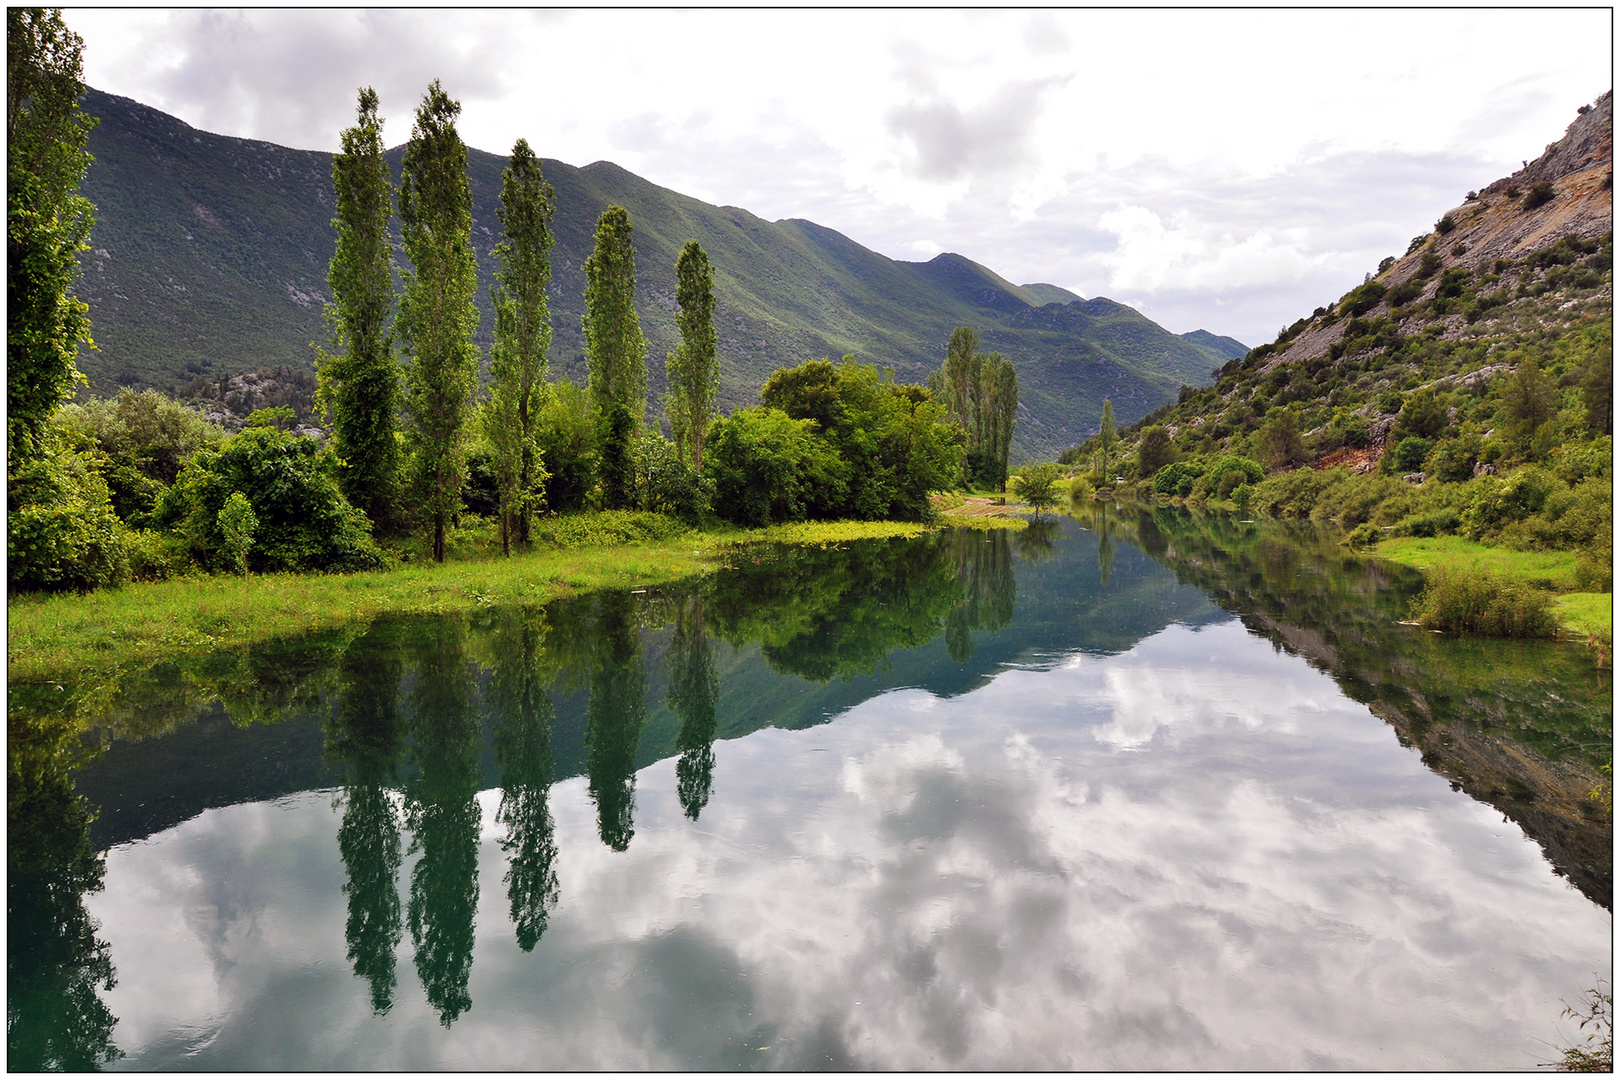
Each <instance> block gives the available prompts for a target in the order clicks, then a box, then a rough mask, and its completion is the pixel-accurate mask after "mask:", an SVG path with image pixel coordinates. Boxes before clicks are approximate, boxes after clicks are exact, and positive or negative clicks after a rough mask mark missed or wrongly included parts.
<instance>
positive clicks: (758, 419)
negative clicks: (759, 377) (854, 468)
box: [704, 407, 849, 526]
mask: <svg viewBox="0 0 1620 1080" xmlns="http://www.w3.org/2000/svg"><path fill="white" fill-rule="evenodd" d="M816 427H817V424H816V421H814V420H810V419H805V420H795V419H793V418H792V417H790V416H788V414H787V413H785V412H783V411H781V410H780V409H771V408H765V407H759V408H754V409H738V410H737V411H736V412H734V413H732V414H731V415H730V416H727V417H724V418H722V419H720V420H716V421H715V422H714V425H713V427H711V428H710V429H709V441H708V446H707V447H706V448H705V450H704V472H705V473H706V474H707V475H709V476H710V477H712V478H713V480H714V484H715V491H714V511H715V513H717V514H718V515H720V516H721V517H722V518H725V519H726V520H727V521H734V522H736V523H737V524H739V525H750V526H763V525H770V524H773V523H775V522H779V521H803V520H805V519H806V518H809V517H826V516H830V513H831V511H832V508H833V507H834V506H837V505H841V504H842V502H843V500H844V494H845V490H846V488H847V487H848V483H849V479H848V469H847V468H846V466H845V465H844V463H843V462H842V461H841V460H839V457H838V454H837V453H836V452H835V451H834V450H833V449H832V448H831V447H830V446H829V445H827V443H826V441H825V440H823V439H821V438H820V437H818V436H817V434H816Z"/></svg>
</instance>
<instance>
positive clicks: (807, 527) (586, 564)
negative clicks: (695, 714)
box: [6, 513, 925, 682]
mask: <svg viewBox="0 0 1620 1080" xmlns="http://www.w3.org/2000/svg"><path fill="white" fill-rule="evenodd" d="M923 531H925V526H921V525H910V524H901V523H894V522H810V523H804V524H798V525H782V526H776V527H774V528H770V529H754V530H743V529H732V528H721V529H716V530H705V531H699V530H694V529H689V528H687V527H686V526H683V525H681V524H680V523H679V522H676V521H673V520H672V519H670V518H665V517H661V516H660V515H656V514H614V513H602V514H581V515H578V516H577V517H576V518H573V519H570V518H553V519H546V520H545V521H544V522H542V523H540V529H539V531H538V533H537V536H538V537H539V538H540V539H541V541H542V543H541V545H537V546H536V547H535V548H534V549H533V550H529V551H522V552H519V551H514V553H513V554H512V556H511V557H510V558H503V557H502V556H501V555H500V549H499V546H498V544H494V541H493V530H491V529H489V528H487V526H486V525H485V523H482V522H481V521H475V522H472V523H470V524H469V526H468V527H467V528H466V529H464V530H458V531H457V532H456V533H455V534H453V535H452V536H451V538H450V540H449V543H447V551H448V553H449V557H448V559H447V561H446V562H444V563H443V564H434V563H431V562H413V563H410V564H407V565H405V566H401V567H399V568H397V569H392V570H383V571H375V572H368V573H358V574H258V575H252V576H249V577H246V578H241V577H234V576H201V575H199V576H188V577H180V578H174V579H171V580H168V581H157V582H137V583H134V584H131V585H127V586H125V587H123V588H121V589H104V590H100V591H97V592H93V593H89V594H86V595H83V596H80V595H70V594H55V595H39V594H34V595H23V596H16V597H11V598H9V599H8V601H7V604H6V615H7V621H8V624H9V626H8V632H7V638H6V656H7V674H6V678H7V681H8V682H16V681H40V680H46V679H51V678H59V677H62V676H65V675H68V674H72V675H74V676H81V675H83V674H85V673H87V672H112V671H119V670H125V669H127V668H130V667H132V666H136V665H142V664H150V663H153V662H155V661H157V660H160V659H162V658H164V657H166V656H171V655H174V654H177V653H181V652H195V651H212V650H215V649H227V648H237V647H240V646H244V645H252V644H256V643H259V642H263V641H268V640H271V639H273V638H278V637H283V636H287V635H290V634H298V633H304V632H307V631H310V630H320V629H327V628H331V627H334V626H338V625H341V624H343V623H345V622H348V621H350V620H352V619H364V618H370V617H372V616H376V615H381V614H385V613H386V614H444V613H449V612H456V611H469V610H473V609H476V608H480V607H492V606H516V605H529V606H538V605H540V604H544V603H547V602H548V601H551V600H553V599H556V598H557V597H560V596H566V595H568V594H570V593H575V592H583V591H588V590H591V589H599V588H624V587H631V586H641V585H653V584H660V583H664V582H669V581H674V580H677V579H679V578H683V577H690V576H692V575H695V574H701V573H705V572H708V571H709V570H711V569H712V568H713V567H714V566H715V565H716V564H717V563H719V562H720V561H721V560H722V559H723V557H724V554H725V552H726V550H728V549H730V548H732V547H733V546H735V545H736V544H739V543H755V542H775V543H787V544H824V543H835V542H839V541H844V540H854V539H864V538H867V537H885V536H914V535H917V534H918V533H921V532H923ZM492 544H494V546H492Z"/></svg>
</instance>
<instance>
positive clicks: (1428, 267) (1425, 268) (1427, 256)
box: [1414, 251, 1445, 281]
mask: <svg viewBox="0 0 1620 1080" xmlns="http://www.w3.org/2000/svg"><path fill="white" fill-rule="evenodd" d="M1444 262H1445V260H1444V259H1442V258H1441V257H1440V253H1439V252H1437V251H1425V252H1424V253H1423V260H1422V261H1421V262H1419V263H1418V268H1417V273H1416V274H1415V275H1414V276H1415V277H1416V278H1417V279H1418V280H1420V281H1421V280H1424V279H1426V278H1431V277H1433V276H1434V272H1435V271H1436V270H1438V269H1440V267H1441V265H1442V264H1443V263H1444Z"/></svg>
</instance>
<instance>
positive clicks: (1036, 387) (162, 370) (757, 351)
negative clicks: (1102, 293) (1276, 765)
mask: <svg viewBox="0 0 1620 1080" xmlns="http://www.w3.org/2000/svg"><path fill="white" fill-rule="evenodd" d="M84 104H85V108H86V110H87V111H88V112H89V113H90V114H91V115H93V116H97V117H99V118H100V120H101V123H100V126H99V127H97V128H96V130H95V131H94V132H93V134H92V136H91V140H90V150H91V152H92V153H93V154H94V155H95V157H96V163H95V164H94V165H93V166H92V167H91V169H90V172H89V175H88V176H87V177H86V179H85V183H84V193H85V195H86V196H88V197H89V198H90V199H91V200H92V201H93V202H94V203H95V204H96V206H97V220H96V228H95V231H94V233H93V235H92V240H91V244H92V248H93V250H92V251H90V252H87V253H86V255H85V257H84V259H83V267H84V275H83V279H82V281H81V284H80V286H79V289H78V292H79V294H80V295H81V296H82V297H83V298H84V299H85V300H86V301H87V302H88V303H89V304H90V315H91V319H92V323H93V333H94V336H95V339H96V344H97V346H98V348H97V349H96V350H95V351H90V350H86V351H84V352H83V353H82V354H81V360H80V368H81V370H83V371H84V373H85V374H86V375H87V376H88V377H89V379H90V391H91V393H92V394H95V395H98V396H110V395H111V394H112V393H114V392H115V391H116V390H117V388H118V387H119V386H136V387H141V386H150V387H154V388H157V389H161V390H165V391H168V392H171V393H176V392H182V391H185V390H186V389H187V388H188V387H190V388H191V389H192V390H193V391H194V392H197V393H199V394H201V395H202V397H203V398H205V399H207V400H208V401H209V402H210V407H213V405H212V403H214V402H218V401H223V400H225V399H226V398H228V397H229V396H230V392H229V388H228V387H227V386H226V385H225V384H226V383H228V381H229V379H230V378H231V377H232V376H237V375H241V374H244V373H251V372H261V371H262V372H266V375H265V378H267V379H269V378H271V377H272V374H273V372H274V371H275V369H278V368H280V367H285V368H287V369H289V370H302V371H311V370H313V363H312V362H313V357H314V350H313V348H312V347H311V343H312V342H315V341H324V340H325V338H326V336H327V332H326V329H325V327H324V325H323V322H322V311H323V305H324V303H325V300H326V296H325V292H326V288H327V286H326V270H327V264H328V261H329V260H330V258H331V255H332V251H333V248H334V246H335V243H336V238H335V233H334V232H333V230H332V226H331V216H332V190H331V184H332V180H331V178H332V164H331V155H329V154H323V153H317V152H313V151H303V150H293V149H289V148H287V147H282V146H276V145H274V144H271V143H266V142H258V141H253V140H248V139H235V138H227V137H225V136H220V135H213V134H210V133H208V132H204V131H198V130H196V129H194V128H192V127H189V126H188V125H186V124H185V123H183V122H182V121H180V120H178V119H176V118H174V117H172V116H169V115H167V114H164V113H162V112H159V111H158V110H155V109H151V108H148V107H146V106H143V105H141V104H139V103H137V102H134V101H131V100H129V99H127V98H119V97H114V96H112V95H108V94H103V93H100V92H98V91H94V90H91V91H89V92H88V93H87V94H86V97H85V102H84ZM389 134H390V135H391V136H392V137H394V138H401V139H402V138H403V137H404V136H405V135H406V134H407V132H406V131H404V130H391V131H390V132H389ZM388 157H389V160H390V162H391V163H392V164H393V166H394V168H395V170H396V175H397V171H398V168H399V162H400V158H401V150H400V148H397V147H396V148H395V149H394V150H392V151H390V152H389V155H388ZM505 165H506V159H505V158H504V157H502V156H499V155H496V154H490V153H485V152H483V151H478V150H473V151H471V152H470V154H469V172H470V175H471V181H472V191H473V229H474V238H475V242H476V246H477V248H478V256H479V276H480V290H479V303H480V305H481V306H482V308H483V323H482V335H483V341H484V343H485V344H487V343H488V335H489V332H490V327H491V325H492V319H491V315H490V311H489V307H488V305H489V297H488V284H489V282H490V280H491V276H492V272H493V269H494V264H493V260H492V256H491V249H492V248H493V247H494V246H495V243H496V240H497V235H496V233H497V231H498V229H499V222H498V219H497V217H496V214H495V208H496V206H497V205H498V200H499V196H500V186H501V171H502V169H503V168H504V167H505ZM544 170H545V176H546V179H547V180H548V181H549V182H550V183H551V184H552V185H553V186H554V188H555V189H556V193H557V219H556V222H555V230H556V235H557V247H556V249H555V250H554V252H553V281H552V292H551V304H552V307H551V315H552V324H553V327H554V329H555V337H554V340H553V347H552V352H551V360H552V369H553V372H554V374H562V375H567V376H569V377H571V378H573V379H575V380H577V381H583V379H584V375H585V364H584V356H583V340H582V335H581V331H580V315H581V313H582V312H581V309H582V307H583V299H582V297H583V293H584V272H583V263H584V260H585V258H586V256H587V255H588V254H589V253H590V247H591V243H592V238H593V235H594V230H595V225H596V219H597V217H598V216H599V215H600V214H601V212H602V211H603V210H604V209H605V208H606V207H607V206H608V205H609V204H610V203H617V204H619V205H622V206H624V207H625V208H626V209H628V210H629V211H630V215H631V219H632V221H633V222H634V224H635V243H636V252H637V264H638V265H637V270H638V278H639V280H638V290H637V300H638V307H639V309H640V315H641V319H642V324H643V329H644V332H645V334H646V336H647V340H648V345H649V348H648V357H647V367H648V375H649V383H650V384H651V385H650V394H649V397H650V403H651V405H652V410H653V412H654V414H655V415H656V413H657V409H658V406H657V400H658V395H659V394H660V392H661V391H662V390H663V388H664V363H663V361H664V356H665V354H666V353H667V352H669V351H670V350H671V349H673V348H674V345H675V340H676V331H675V323H674V309H675V299H674V296H675V274H674V264H675V257H676V254H677V253H678V252H679V250H680V247H681V245H682V244H684V243H685V242H686V241H687V240H688V239H690V238H694V237H695V238H696V239H698V240H699V241H700V242H701V243H702V244H703V245H704V247H705V248H706V249H707V251H708V252H709V255H710V258H711V260H712V261H713V263H714V265H715V267H716V291H717V294H718V300H719V307H718V312H717V318H716V324H717V328H718V330H719V338H720V341H719V344H720V361H721V375H722V381H721V389H720V403H721V405H722V407H724V408H731V407H734V406H737V405H741V404H753V403H755V402H756V401H757V395H758V390H759V387H760V385H761V383H763V381H764V380H765V379H766V378H767V377H768V376H769V375H770V373H771V372H772V371H773V370H775V369H776V368H778V367H781V366H785V365H791V364H797V363H800V362H802V361H804V360H807V359H813V358H816V357H821V356H832V357H834V358H836V357H838V356H841V355H843V354H845V353H855V354H856V355H857V356H859V357H860V358H861V359H863V360H867V361H875V362H878V363H881V364H887V365H891V366H893V367H894V369H895V372H896V374H897V375H898V376H899V377H900V378H902V379H904V380H907V381H913V382H920V381H922V380H923V379H924V378H925V377H926V376H927V374H928V372H930V371H931V370H933V369H934V368H937V367H938V366H939V364H940V363H941V361H942V360H943V359H944V350H945V342H946V341H947V340H948V339H949V337H950V333H951V331H952V330H953V329H954V328H955V327H957V326H964V325H965V326H972V327H974V328H975V329H977V330H978V331H979V333H980V336H981V339H982V340H983V342H984V348H985V349H986V350H999V351H1000V352H1001V353H1002V355H1003V356H1005V357H1006V358H1008V359H1009V360H1011V361H1012V362H1013V364H1014V365H1015V366H1016V368H1017V370H1018V374H1019V381H1020V388H1021V395H1020V396H1021V401H1022V408H1021V409H1020V417H1019V420H1020V423H1019V430H1018V435H1017V441H1016V442H1015V449H1014V455H1015V458H1016V457H1019V456H1021V455H1049V454H1052V453H1055V452H1056V450H1057V449H1058V448H1060V447H1062V446H1064V445H1067V444H1068V443H1071V442H1073V441H1074V440H1075V439H1077V438H1079V437H1080V436H1081V435H1082V434H1083V433H1085V432H1087V431H1089V430H1092V429H1095V427H1096V425H1097V421H1098V417H1099V415H1100V412H1101V407H1102V401H1103V399H1104V398H1105V397H1107V398H1112V400H1113V402H1114V409H1115V413H1116V415H1117V416H1119V417H1120V418H1121V419H1122V420H1130V419H1134V418H1136V417H1139V416H1141V415H1143V414H1144V413H1147V412H1149V411H1151V410H1152V409H1154V408H1157V407H1158V406H1160V405H1162V404H1163V403H1164V402H1166V401H1168V400H1170V399H1172V398H1173V397H1174V396H1175V394H1176V393H1177V391H1178V389H1179V388H1180V387H1181V386H1182V385H1184V384H1192V385H1205V384H1207V383H1208V382H1209V378H1210V373H1211V371H1212V370H1213V369H1215V368H1217V367H1219V366H1220V365H1221V364H1223V363H1224V362H1226V361H1227V360H1228V359H1230V358H1232V357H1234V356H1239V355H1242V354H1243V353H1244V352H1245V351H1246V346H1244V345H1242V344H1241V343H1239V342H1237V341H1234V340H1233V339H1231V338H1223V337H1218V336H1216V335H1214V334H1210V333H1207V332H1205V331H1195V332H1194V333H1192V334H1188V335H1176V334H1172V333H1170V332H1169V331H1167V330H1165V329H1164V328H1163V327H1161V326H1159V325H1157V324H1156V323H1154V322H1152V321H1151V320H1149V319H1147V318H1146V317H1145V316H1143V315H1142V314H1141V313H1139V312H1136V311H1134V310H1132V309H1130V308H1128V307H1125V306H1124V305H1120V304H1115V303H1113V302H1111V301H1108V300H1105V299H1101V298H1093V299H1090V300H1081V299H1080V298H1079V297H1076V296H1075V295H1074V294H1073V293H1069V292H1067V291H1066V290H1063V289H1060V288H1057V287H1056V286H1053V285H1047V284H1029V285H1014V284H1012V283H1011V282H1009V281H1007V280H1005V279H1003V278H1001V277H1000V276H998V275H997V274H995V273H994V272H992V271H991V270H989V269H987V268H985V267H983V266H980V265H978V264H977V263H974V262H973V261H971V260H969V259H966V258H963V257H962V256H960V255H955V254H948V253H947V254H943V255H940V256H938V257H937V258H935V259H933V260H931V261H929V262H926V263H906V262H897V261H895V260H892V259H888V258H885V257H884V256H882V255H879V254H877V253H876V252H873V251H870V250H868V249H867V248H864V247H862V246H861V245H859V244H857V243H855V242H854V241H852V240H850V239H849V238H848V237H845V236H843V235H841V234H839V233H837V232H835V231H833V230H831V229H827V228H824V227H822V226H820V225H817V224H815V223H813V222H809V221H800V220H785V221H776V222H770V221H765V220H762V219H760V218H758V217H756V216H754V215H753V214H750V213H749V212H748V211H746V210H742V209H739V208H737V207H720V206H711V205H709V204H707V203H703V202H700V201H698V200H696V199H691V198H688V197H686V196H684V195H680V194H678V193H677V192H673V191H670V190H668V189H665V188H660V187H658V186H657V185H655V184H651V183H649V182H647V181H646V180H644V179H642V178H640V177H638V176H636V175H634V174H633V173H630V172H628V171H626V170H624V169H621V168H619V167H618V166H616V165H613V164H611V163H609V162H597V163H595V164H592V165H589V166H586V167H585V168H575V167H573V166H570V165H566V164H564V163H563V162H560V161H554V160H549V159H548V160H545V161H544ZM261 381H262V380H261ZM275 381H277V382H278V383H279V382H285V380H283V379H279V378H277V379H276V380H275ZM210 388H211V389H210Z"/></svg>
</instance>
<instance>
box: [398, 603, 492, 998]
mask: <svg viewBox="0 0 1620 1080" xmlns="http://www.w3.org/2000/svg"><path fill="white" fill-rule="evenodd" d="M462 635H463V629H462V627H461V626H460V624H458V623H447V624H446V625H445V628H444V630H443V632H442V633H441V634H439V635H438V636H437V637H435V638H434V639H433V640H432V641H429V642H427V643H426V644H425V645H424V647H423V648H422V650H421V652H420V654H419V659H418V662H417V668H416V687H415V689H414V690H413V691H412V693H411V704H412V711H413V713H414V715H413V717H412V725H411V733H412V735H413V737H414V741H415V758H416V763H417V766H418V767H419V769H420V770H421V771H420V772H419V773H418V774H417V775H416V776H414V777H412V778H411V779H410V780H409V781H407V782H406V785H405V821H406V824H407V825H409V826H410V829H411V851H412V853H415V852H417V851H420V852H421V853H422V858H421V860H420V861H418V862H417V864H416V866H415V868H414V869H413V870H412V871H411V900H410V906H409V908H408V910H407V917H408V920H409V922H410V927H411V943H412V944H413V945H414V946H415V948H416V973H417V975H418V976H419V977H420V978H421V980H422V987H423V989H424V990H426V991H427V999H428V1003H429V1004H430V1005H432V1006H433V1007H434V1008H435V1009H437V1010H438V1012H439V1020H440V1022H441V1023H443V1024H444V1026H445V1027H449V1026H450V1024H451V1022H452V1021H454V1020H455V1019H456V1017H458V1016H460V1015H461V1014H462V1013H463V1012H465V1011H466V1010H468V1009H470V1008H472V998H471V997H470V996H468V993H467V980H468V978H469V977H470V976H471V974H472V953H473V915H474V913H475V911H476V909H477V907H478V827H479V820H480V815H479V810H478V799H477V794H478V783H479V780H480V779H481V773H480V770H479V767H478V751H479V742H480V740H479V734H480V731H479V724H478V713H477V710H476V708H475V707H474V691H475V685H474V682H473V675H472V668H471V666H470V664H469V663H468V659H467V654H466V645H465V641H464V640H463V636H462Z"/></svg>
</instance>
